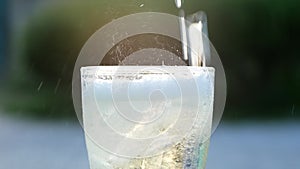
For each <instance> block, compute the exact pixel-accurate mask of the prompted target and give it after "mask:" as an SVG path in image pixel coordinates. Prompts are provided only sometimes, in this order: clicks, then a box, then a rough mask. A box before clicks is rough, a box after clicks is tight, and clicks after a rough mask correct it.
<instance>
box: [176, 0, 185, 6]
mask: <svg viewBox="0 0 300 169" xmlns="http://www.w3.org/2000/svg"><path fill="white" fill-rule="evenodd" d="M175 4H176V7H177V8H181V6H182V4H183V0H175Z"/></svg>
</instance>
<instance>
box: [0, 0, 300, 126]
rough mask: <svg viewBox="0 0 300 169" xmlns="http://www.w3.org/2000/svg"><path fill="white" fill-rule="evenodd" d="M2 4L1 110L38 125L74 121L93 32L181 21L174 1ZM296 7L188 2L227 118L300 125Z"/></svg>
mask: <svg viewBox="0 0 300 169" xmlns="http://www.w3.org/2000/svg"><path fill="white" fill-rule="evenodd" d="M1 3H2V4H1V10H0V11H1V36H0V37H1V41H0V44H1V56H0V58H1V59H0V65H1V67H0V74H1V77H2V78H1V81H0V85H1V87H0V93H1V94H0V109H2V110H3V111H4V112H6V113H8V114H12V115H14V116H17V117H30V118H38V119H40V118H42V119H76V115H75V112H74V109H73V104H72V96H71V88H72V87H71V80H72V72H73V66H74V64H75V61H76V58H77V56H78V55H79V52H80V50H81V48H82V47H83V45H84V43H85V42H86V41H87V39H88V38H89V37H90V36H91V35H92V34H93V33H94V32H95V31H96V30H98V29H99V28H101V27H102V26H104V25H105V24H107V23H109V22H111V21H112V20H113V19H116V18H119V17H121V16H125V15H128V14H132V13H137V12H146V11H157V12H165V13H171V14H174V15H177V14H178V9H176V7H175V4H174V1H173V0H163V1H153V0H135V1H133V0H131V1H124V0H89V1H80V0H73V1H50V0H43V1H34V0H30V1H26V2H23V1H21V0H13V1H9V2H8V1H1ZM141 4H144V6H141ZM299 7H300V1H296V0H209V1H208V0H207V1H205V0H201V1H199V0H186V1H185V3H184V5H183V9H185V11H186V14H187V15H189V14H193V13H195V12H197V11H199V10H203V11H205V12H206V13H207V16H208V26H209V34H210V39H211V41H212V43H213V44H214V46H215V47H216V49H217V51H218V52H219V55H220V57H221V59H222V62H223V64H224V68H225V71H226V76H227V83H228V97H227V103H226V108H225V112H224V119H226V120H234V121H235V120H249V119H253V120H256V119H262V120H274V119H277V120H278V119H299V117H300V111H299V108H300V48H299V47H298V41H299V38H300V37H299V33H300V31H299V30H300V10H299ZM2 8H3V9H2Z"/></svg>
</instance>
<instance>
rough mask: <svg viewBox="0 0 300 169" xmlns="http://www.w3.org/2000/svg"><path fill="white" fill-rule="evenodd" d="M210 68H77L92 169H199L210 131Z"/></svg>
mask: <svg viewBox="0 0 300 169" xmlns="http://www.w3.org/2000/svg"><path fill="white" fill-rule="evenodd" d="M214 71H215V70H214V68H211V67H194V66H95V67H83V68H81V85H82V105H83V124H84V130H85V135H86V144H87V150H88V155H89V160H90V167H91V168H92V169H136V168H139V169H148V168H151V169H162V168H163V169H170V168H172V169H181V168H191V169H196V168H197V169H203V168H204V167H205V162H206V157H207V150H208V145H209V138H210V135H211V128H212V126H211V125H212V114H213V100H214V77H215V76H214V73H215V72H214Z"/></svg>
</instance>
